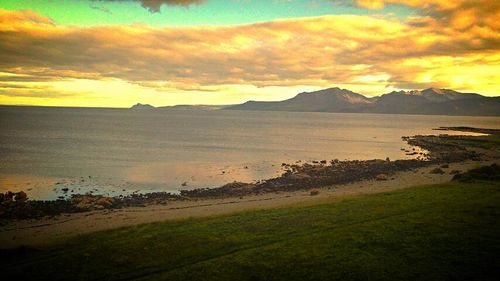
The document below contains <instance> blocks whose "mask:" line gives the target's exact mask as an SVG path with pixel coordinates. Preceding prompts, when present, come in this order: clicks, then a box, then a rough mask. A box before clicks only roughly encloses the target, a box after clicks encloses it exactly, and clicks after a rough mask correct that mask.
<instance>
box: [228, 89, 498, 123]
mask: <svg viewBox="0 0 500 281" xmlns="http://www.w3.org/2000/svg"><path fill="white" fill-rule="evenodd" d="M223 109H227V110H263V111H299V112H353V113H389V114H390V113H393V114H429V115H431V114H432V115H436V114H437V115H482V116H500V97H485V96H482V95H479V94H476V93H460V92H457V91H454V90H450V89H438V88H428V89H424V90H411V91H392V92H390V93H387V94H383V95H381V96H376V97H371V98H369V97H366V96H364V95H361V94H358V93H355V92H352V91H350V90H347V89H340V88H338V87H334V88H328V89H323V90H319V91H313V92H302V93H299V94H297V95H296V96H295V97H292V98H290V99H287V100H283V101H266V102H261V101H248V102H245V103H242V104H239V105H234V106H228V107H225V108H223Z"/></svg>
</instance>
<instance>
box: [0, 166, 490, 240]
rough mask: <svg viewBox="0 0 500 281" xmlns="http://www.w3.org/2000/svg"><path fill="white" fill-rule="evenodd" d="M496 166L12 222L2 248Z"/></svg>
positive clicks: (383, 188)
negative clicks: (314, 189)
mask: <svg viewBox="0 0 500 281" xmlns="http://www.w3.org/2000/svg"><path fill="white" fill-rule="evenodd" d="M494 162H495V161H491V160H489V161H480V162H479V161H467V162H462V163H453V164H450V165H449V167H448V168H443V170H444V171H445V172H446V173H444V174H433V173H430V171H431V170H433V169H434V168H437V167H439V165H435V166H428V167H424V168H418V169H415V170H412V171H405V172H399V173H396V174H395V175H393V176H392V177H391V179H389V180H387V181H376V180H364V181H360V182H356V183H352V184H344V185H335V186H329V187H323V188H321V189H319V190H320V192H319V194H318V195H315V196H311V195H310V192H309V191H306V190H302V191H293V192H276V193H267V194H261V195H249V196H244V197H229V198H221V199H197V200H195V199H193V200H189V201H172V202H169V203H167V204H164V205H159V204H154V205H147V206H145V207H131V208H123V209H110V210H102V211H92V212H84V213H75V214H62V215H60V216H55V217H45V218H42V219H34V220H19V221H12V222H9V223H8V224H6V225H3V226H1V227H0V241H2V243H1V244H0V247H1V248H12V247H18V246H23V245H24V246H37V245H42V244H48V243H53V242H57V241H61V240H64V239H65V238H67V237H71V236H74V235H79V234H84V233H89V232H94V231H100V230H106V229H113V228H119V227H125V226H133V225H138V224H143V223H152V222H159V221H165V220H179V219H189V218H198V217H208V216H217V215H224V214H230V213H234V212H241V211H249V210H257V209H268V208H280V207H285V206H291V205H304V204H317V203H321V202H322V201H329V200H341V199H342V198H348V197H350V196H356V195H361V194H372V193H381V192H388V191H394V190H398V189H404V188H408V187H412V186H418V185H427V184H437V183H444V182H448V181H450V180H451V178H452V177H453V176H452V175H450V173H449V172H450V171H452V170H461V171H465V170H468V169H471V168H474V167H477V166H481V165H488V164H492V163H494Z"/></svg>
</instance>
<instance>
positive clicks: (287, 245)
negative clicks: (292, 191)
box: [1, 181, 500, 280]
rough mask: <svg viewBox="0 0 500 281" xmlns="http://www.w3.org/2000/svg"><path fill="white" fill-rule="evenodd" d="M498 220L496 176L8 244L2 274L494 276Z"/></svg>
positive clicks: (499, 249)
mask: <svg viewBox="0 0 500 281" xmlns="http://www.w3.org/2000/svg"><path fill="white" fill-rule="evenodd" d="M499 219H500V182H498V181H497V182H485V181H483V182H476V183H457V182H453V183H449V184H443V185H434V186H425V187H417V188H411V189H406V190H402V191H397V192H392V193H384V194H376V195H366V196H359V197H353V198H348V199H343V200H336V201H332V202H329V203H323V204H319V205H313V206H302V207H294V208H286V209H277V210H265V211H253V212H246V213H239V214H234V215H228V216H222V217H215V218H202V219H192V220H183V221H178V222H162V223H154V224H147V225H141V226H137V227H128V228H123V229H117V230H111V231H104V232H98V233H93V234H89V235H83V236H81V237H77V238H72V239H70V240H67V241H65V242H64V243H61V244H58V245H52V246H48V247H44V248H39V249H24V250H16V251H9V252H7V251H4V252H2V260H1V263H2V275H3V276H9V275H12V276H16V280H26V279H38V280H42V279H43V280H58V279H71V280H81V279H85V280H132V279H134V280H135V279H137V280H162V279H164V280H498V278H499V277H500V276H499V275H498V268H499V266H500V223H499V221H500V220H499ZM4 280H8V279H4ZM10 280H13V279H10Z"/></svg>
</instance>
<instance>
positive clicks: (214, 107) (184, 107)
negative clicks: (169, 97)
mask: <svg viewBox="0 0 500 281" xmlns="http://www.w3.org/2000/svg"><path fill="white" fill-rule="evenodd" d="M228 106H230V105H184V104H181V105H173V106H160V107H154V106H152V105H150V104H142V103H138V104H135V105H133V106H132V107H131V109H133V110H219V109H222V108H224V107H228Z"/></svg>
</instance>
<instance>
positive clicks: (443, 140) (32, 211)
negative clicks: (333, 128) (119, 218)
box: [0, 127, 500, 223]
mask: <svg viewBox="0 0 500 281" xmlns="http://www.w3.org/2000/svg"><path fill="white" fill-rule="evenodd" d="M437 130H442V131H449V130H454V131H464V132H474V133H481V134H488V135H489V136H486V137H484V136H483V137H477V136H452V135H436V136H422V135H417V136H412V137H403V138H402V139H403V140H404V141H406V142H407V143H408V144H409V145H411V146H413V147H414V148H413V149H412V150H411V151H406V152H407V154H408V155H417V157H416V159H410V160H395V161H392V160H390V159H388V158H387V159H385V160H381V159H374V160H364V161H360V160H346V161H340V160H337V159H334V160H330V161H327V160H321V161H313V162H312V163H305V164H302V165H297V164H287V163H283V164H282V166H283V168H284V169H285V172H284V173H283V174H282V175H281V176H279V177H276V178H272V179H267V180H263V181H259V182H256V183H243V182H233V183H228V184H225V185H223V186H221V187H217V188H200V189H194V190H181V191H180V194H171V193H167V192H155V193H146V194H133V195H129V196H118V197H107V196H102V195H92V194H85V195H73V196H72V197H71V198H70V199H60V200H55V201H37V200H29V198H27V196H26V193H24V192H18V193H12V192H7V193H5V194H0V223H2V222H7V221H9V220H13V219H32V218H40V217H44V216H56V215H60V214H63V213H76V212H86V211H92V210H101V209H119V208H125V207H141V206H146V205H152V204H168V203H169V202H171V201H177V200H198V199H204V198H222V197H242V196H246V195H255V194H265V193H270V192H282V191H297V190H309V189H312V188H321V187H326V186H332V185H338V184H346V183H353V182H358V181H361V180H370V179H373V180H377V181H386V180H391V179H392V178H393V176H394V174H395V173H397V172H401V171H409V170H413V169H417V168H421V167H425V166H429V165H436V164H438V165H443V167H445V166H446V165H448V164H449V163H456V162H462V161H468V160H477V161H479V160H484V159H485V158H487V157H490V156H491V155H487V154H486V153H484V146H485V145H484V144H485V143H486V144H487V143H488V142H489V141H490V139H491V138H496V137H498V136H500V130H494V129H477V128H467V127H457V128H438V129H437ZM471 140H472V142H471ZM477 144H479V145H477ZM495 144H496V143H495ZM495 150H496V147H495ZM432 172H433V173H441V172H443V173H444V171H443V170H441V169H439V168H436V169H435V171H434V170H433V171H432ZM452 172H453V173H458V171H452Z"/></svg>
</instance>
